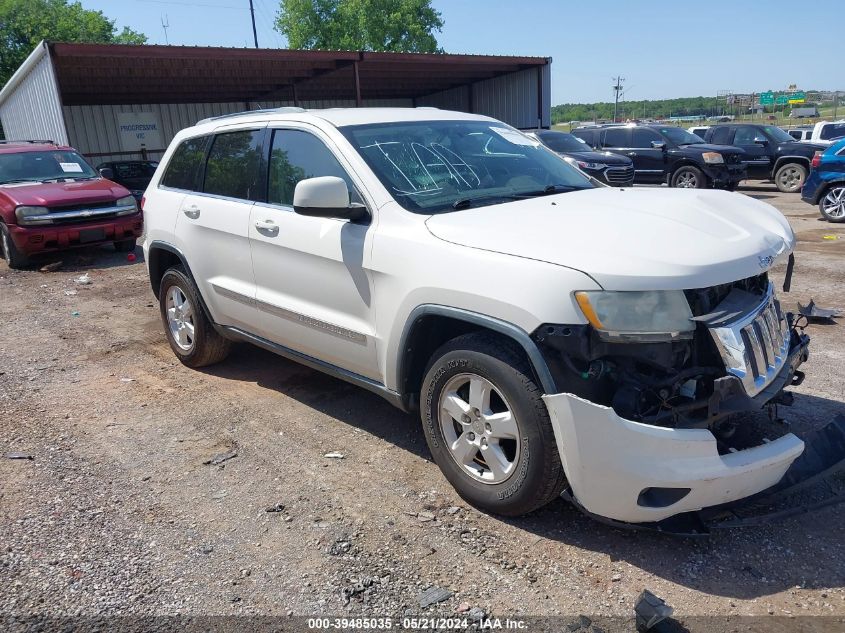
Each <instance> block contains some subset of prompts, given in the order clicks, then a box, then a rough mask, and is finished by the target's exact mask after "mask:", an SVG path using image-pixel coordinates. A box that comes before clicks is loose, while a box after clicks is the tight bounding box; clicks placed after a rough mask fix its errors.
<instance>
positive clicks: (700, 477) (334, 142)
mask: <svg viewBox="0 0 845 633" xmlns="http://www.w3.org/2000/svg"><path fill="white" fill-rule="evenodd" d="M144 211H145V214H146V227H147V228H146V236H145V241H144V252H145V254H146V261H147V265H148V268H149V274H150V280H151V282H152V287H153V290H154V292H155V293H156V295H157V296H158V298H159V301H160V303H161V317H162V321H163V323H164V327H165V330H166V332H167V336H168V340H169V342H170V346H171V347H172V348H173V351H174V353H175V354H176V355H177V356H178V358H179V359H180V360H181V361H182V362H183V363H184V364H185V365H188V366H189V367H200V366H203V365H209V364H211V363H216V362H218V361H221V360H222V359H223V358H224V357H225V356H226V354H227V352H228V350H229V346H230V342H231V341H248V342H251V343H254V344H256V345H258V346H261V347H263V348H266V349H269V350H272V351H274V352H277V353H279V354H281V355H283V356H286V357H288V358H292V359H295V360H297V361H299V362H302V363H304V364H306V365H309V366H311V367H315V368H317V369H320V370H323V371H326V372H328V373H330V374H332V375H335V376H337V377H339V378H342V379H344V380H347V381H350V382H352V383H355V384H358V385H361V386H362V387H364V388H366V389H369V390H371V391H374V392H376V393H378V394H380V395H382V396H384V397H385V398H387V399H388V400H390V401H391V402H393V403H394V404H395V405H397V406H398V407H400V408H402V409H404V410H406V411H411V410H415V409H419V411H420V415H421V418H422V423H423V427H424V430H425V436H426V439H427V441H428V445H429V447H430V449H431V453H432V455H433V457H434V460H435V461H436V462H437V464H438V466H440V468H441V469H442V471H443V473H444V475H445V476H446V478H447V479H448V480H449V481H450V482H451V483H452V485H453V486H454V487H455V488H456V489H457V491H458V492H459V493H460V494H461V496H463V497H464V498H465V499H466V500H467V501H469V502H470V503H473V504H475V505H476V506H478V507H480V508H484V509H486V510H488V511H491V512H495V513H498V514H502V515H519V514H523V513H526V512H529V511H531V510H533V509H535V508H538V507H540V506H542V505H543V504H546V503H548V502H549V501H551V500H552V499H554V498H555V497H557V496H559V495H560V494H561V493H562V492H563V491H566V492H567V493H568V494H569V495H570V496H571V498H573V499H574V500H575V501H576V502H577V503H578V504H579V505H580V506H581V507H582V508H583V509H585V510H586V511H588V512H589V513H592V514H594V515H598V516H601V517H605V518H608V519H612V520H615V521H623V522H629V523H643V522H655V521H660V520H662V519H665V518H667V517H670V516H673V515H676V514H678V513H683V512H688V511H692V510H698V509H701V508H705V507H709V506H713V505H717V504H722V503H725V502H729V501H733V500H736V499H740V498H743V497H747V496H749V495H752V494H754V493H757V492H759V491H762V490H764V489H765V488H768V487H770V486H772V485H774V484H775V483H776V482H778V480H780V479H781V477H782V476H783V475H784V473H785V471H786V470H787V468H788V467H789V466H790V464H791V463H792V462H793V460H795V458H796V457H797V456H798V455H800V454H801V452H802V450H803V443H802V441H801V440H799V439H798V438H797V437H796V436H794V435H792V434H791V433H788V432H785V431H783V432H781V431H778V430H777V429H775V428H774V427H773V428H772V429H771V430H770V431H767V432H766V433H765V435H766V436H767V437H766V440H765V441H763V440H762V439H760V438H759V437H758V438H757V439H756V440H754V439H751V440H749V439H747V435H748V434H744V433H738V432H736V431H737V424H739V425H740V426H741V425H742V420H739V421H737V420H736V418H737V416H735V415H732V414H734V413H736V412H741V411H752V410H757V409H761V408H763V407H765V406H768V405H771V404H772V403H774V402H785V401H787V400H788V396H789V394H784V392H783V391H782V390H783V387H784V386H786V385H791V384H798V383H799V382H800V380H801V378H802V377H803V374H802V373H801V372H799V371H796V368H797V366H798V365H799V364H800V363H801V362H803V361H804V360H806V358H807V348H808V343H809V340H808V338H807V337H806V336H805V335H803V334H800V333H799V332H798V330H796V329H795V328H793V324H792V323H791V322H790V317H787V315H785V314H784V313H783V312H782V310H781V308H780V304H779V303H778V300H777V299H776V297H775V292H774V287H773V285H772V283H771V282H770V281H769V279H768V274H767V271H768V269H769V268H770V267H771V266H772V264H773V263H774V262H776V261H778V260H780V259H781V258H783V257H788V256H789V255H790V253H791V251H792V249H793V246H794V244H795V237H794V235H793V233H792V230H791V229H790V227H789V224H788V223H787V221H786V219H785V218H784V217H783V216H782V215H781V214H780V213H779V212H778V211H777V210H775V209H774V208H773V207H771V206H769V205H767V204H765V203H762V202H759V201H757V200H754V199H752V198H749V197H746V196H741V195H737V194H733V193H728V192H723V191H685V190H674V189H673V190H660V189H648V188H645V189H611V188H604V187H601V188H596V187H595V186H594V185H593V184H591V182H590V181H589V180H588V179H587V177H585V176H584V175H583V174H581V173H580V172H579V171H578V170H576V169H574V168H573V167H571V166H570V165H569V164H567V163H566V162H565V161H563V160H561V159H560V158H558V157H557V156H556V155H554V154H553V153H552V152H550V151H548V150H546V149H545V148H544V147H542V146H541V145H540V144H539V143H537V142H536V141H535V140H533V139H531V138H528V137H526V136H524V135H523V134H522V133H520V132H518V131H517V130H514V129H513V128H511V127H508V126H507V125H505V124H503V123H501V122H499V121H496V120H494V119H491V118H487V117H483V116H477V115H470V114H463V113H458V112H446V111H439V110H435V109H423V108H417V109H402V108H396V109H376V108H373V109H367V108H362V109H348V110H343V109H338V110H322V111H304V110H301V109H298V108H283V109H278V110H270V111H258V112H252V113H243V114H240V115H232V116H227V117H220V118H216V119H209V120H205V121H202V122H200V123H199V124H197V125H196V126H195V127H192V128H190V129H186V130H183V131H182V132H180V133H179V134H178V135H177V136H176V138H175V139H174V140H173V143H172V144H171V145H170V148H169V149H168V150H167V153H166V154H165V156H164V159H163V160H162V161H161V165H160V166H159V168H158V170H157V171H156V174H155V176H154V177H153V179H152V182H151V183H150V186H149V188H148V189H147V191H146V198H145V202H144ZM773 425H774V423H773ZM778 435H779V437H778ZM743 438H745V439H743ZM773 438H774V439H773Z"/></svg>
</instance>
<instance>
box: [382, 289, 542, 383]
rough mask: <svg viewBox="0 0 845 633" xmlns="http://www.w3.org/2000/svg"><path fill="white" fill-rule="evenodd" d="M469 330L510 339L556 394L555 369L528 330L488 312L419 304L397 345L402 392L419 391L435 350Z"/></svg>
mask: <svg viewBox="0 0 845 633" xmlns="http://www.w3.org/2000/svg"><path fill="white" fill-rule="evenodd" d="M469 332H490V333H493V334H495V335H497V336H501V337H503V338H504V339H508V340H510V341H511V342H512V343H513V344H514V345H515V346H516V347H517V348H518V349H519V350H520V351H521V352H522V353H523V354H524V355H525V359H526V360H527V361H528V364H529V365H530V367H531V370H532V372H533V374H534V379H535V380H536V381H537V384H538V385H539V386H540V387H541V388H542V389H543V391H544V392H545V393H555V389H556V388H555V382H554V379H553V378H552V374H551V371H550V370H549V367H548V365H547V364H546V361H545V359H544V358H543V356H542V354H541V353H540V350H539V348H538V347H537V345H536V344H535V343H534V341H533V340H531V337H530V336H529V335H528V333H527V332H526V331H525V330H523V329H522V328H520V327H518V326H516V325H514V324H512V323H508V322H507V321H503V320H501V319H497V318H495V317H491V316H488V315H486V314H480V313H477V312H472V311H469V310H464V309H462V308H454V307H449V306H441V305H433V304H427V305H420V306H417V307H416V308H414V310H413V311H412V312H411V313H410V315H408V318H407V320H406V322H405V326H404V328H403V331H402V335H401V338H400V341H399V346H398V348H397V351H398V358H397V361H396V384H397V387H398V391H399V392H400V393H402V394H406V395H411V394H415V393H418V392H419V388H420V385H421V384H422V380H423V378H424V375H425V370H426V367H427V366H428V363H429V361H430V360H431V355H432V354H433V353H434V351H435V350H436V349H437V348H438V347H440V346H441V345H443V343H445V342H447V341H449V340H451V339H453V338H455V337H457V336H460V335H462V334H467V333H469Z"/></svg>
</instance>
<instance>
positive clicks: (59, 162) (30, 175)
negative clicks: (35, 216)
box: [0, 150, 98, 184]
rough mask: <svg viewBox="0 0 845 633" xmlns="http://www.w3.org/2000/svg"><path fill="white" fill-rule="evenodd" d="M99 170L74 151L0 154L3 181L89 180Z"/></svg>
mask: <svg viewBox="0 0 845 633" xmlns="http://www.w3.org/2000/svg"><path fill="white" fill-rule="evenodd" d="M97 176H98V175H97V172H95V171H94V169H93V168H92V167H91V165H89V164H88V163H87V162H86V160H85V159H84V158H82V156H80V155H79V154H77V153H76V152H73V151H66V150H54V151H46V152H18V153H15V154H0V184H4V183H9V182H49V181H53V180H88V179H90V178H97Z"/></svg>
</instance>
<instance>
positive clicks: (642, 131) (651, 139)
mask: <svg viewBox="0 0 845 633" xmlns="http://www.w3.org/2000/svg"><path fill="white" fill-rule="evenodd" d="M652 143H665V141H664V140H663V137H662V136H660V134H658V133H657V132H655V131H654V130H649V129H648V128H645V127H638V128H634V134H633V138H632V139H631V147H636V148H638V149H640V148H642V149H646V148H647V149H651V148H653V147H654V146H653V145H652Z"/></svg>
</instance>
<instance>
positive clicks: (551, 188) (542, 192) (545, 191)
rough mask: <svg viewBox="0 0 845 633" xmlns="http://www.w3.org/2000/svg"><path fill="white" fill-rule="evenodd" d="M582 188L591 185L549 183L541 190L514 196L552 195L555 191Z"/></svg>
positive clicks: (564, 191)
mask: <svg viewBox="0 0 845 633" xmlns="http://www.w3.org/2000/svg"><path fill="white" fill-rule="evenodd" d="M582 189H589V187H579V186H577V185H548V186H546V187H545V188H543V189H542V190H540V191H525V192H523V193H515V194H513V197H514V198H536V197H538V196H550V195H552V194H554V193H568V192H570V191H581V190H582Z"/></svg>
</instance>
